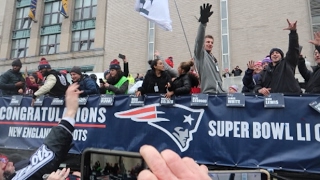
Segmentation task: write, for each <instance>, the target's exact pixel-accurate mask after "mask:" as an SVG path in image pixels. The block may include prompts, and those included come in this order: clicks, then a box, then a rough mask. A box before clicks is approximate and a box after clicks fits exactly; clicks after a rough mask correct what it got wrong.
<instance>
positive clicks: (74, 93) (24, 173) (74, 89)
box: [0, 83, 82, 180]
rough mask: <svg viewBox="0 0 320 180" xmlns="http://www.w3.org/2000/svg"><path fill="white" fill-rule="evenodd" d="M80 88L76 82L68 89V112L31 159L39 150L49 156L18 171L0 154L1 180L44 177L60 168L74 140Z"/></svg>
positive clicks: (23, 179) (33, 156)
mask: <svg viewBox="0 0 320 180" xmlns="http://www.w3.org/2000/svg"><path fill="white" fill-rule="evenodd" d="M78 88H79V85H78V84H77V83H75V84H72V85H70V86H69V88H68V89H67V91H66V93H65V95H66V98H65V102H66V112H65V114H64V116H63V118H62V119H61V120H60V121H59V123H58V125H57V126H54V127H53V128H52V129H51V131H50V133H49V134H48V136H47V137H46V138H45V140H44V142H43V144H42V145H41V146H40V147H39V149H38V150H37V151H36V152H35V153H34V154H33V155H32V156H31V157H30V161H31V160H32V159H33V158H36V157H38V151H40V152H44V151H45V153H46V155H47V156H46V157H44V158H43V159H41V160H40V161H39V162H38V163H37V166H35V165H34V164H33V163H29V164H28V165H27V166H26V167H24V168H22V169H20V170H18V171H15V167H14V165H13V163H12V162H10V160H9V159H8V158H4V157H3V155H2V156H0V167H1V168H0V169H1V171H0V180H26V179H42V177H43V175H44V174H50V173H51V172H53V171H56V170H57V169H58V167H59V165H60V163H62V162H63V161H64V160H65V157H66V155H67V154H68V151H69V149H70V147H71V143H72V140H73V137H72V136H73V131H74V125H75V119H74V118H75V115H76V113H77V110H78V106H79V103H78V99H79V94H81V93H82V92H81V91H79V89H78ZM64 178H65V177H64Z"/></svg>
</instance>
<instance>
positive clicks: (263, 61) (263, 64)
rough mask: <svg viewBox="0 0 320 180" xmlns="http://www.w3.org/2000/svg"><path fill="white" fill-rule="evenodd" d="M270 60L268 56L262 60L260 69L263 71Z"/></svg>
mask: <svg viewBox="0 0 320 180" xmlns="http://www.w3.org/2000/svg"><path fill="white" fill-rule="evenodd" d="M271 62H272V61H271V59H270V57H269V55H268V56H266V57H265V58H264V59H263V60H262V69H264V68H265V67H267V66H268V65H269V64H270V63H271Z"/></svg>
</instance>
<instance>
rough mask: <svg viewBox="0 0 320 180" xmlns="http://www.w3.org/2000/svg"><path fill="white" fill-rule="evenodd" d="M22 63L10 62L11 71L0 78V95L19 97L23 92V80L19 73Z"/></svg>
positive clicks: (17, 60) (17, 61)
mask: <svg viewBox="0 0 320 180" xmlns="http://www.w3.org/2000/svg"><path fill="white" fill-rule="evenodd" d="M21 67H22V63H21V61H20V59H15V60H14V61H13V62H12V69H10V70H8V71H7V72H5V73H4V74H2V75H1V76H0V89H1V90H2V95H19V94H23V92H24V89H25V88H24V85H25V79H24V78H23V76H22V74H21V73H20V69H21Z"/></svg>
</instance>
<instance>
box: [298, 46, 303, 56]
mask: <svg viewBox="0 0 320 180" xmlns="http://www.w3.org/2000/svg"><path fill="white" fill-rule="evenodd" d="M302 48H303V46H299V55H300V54H301V51H302Z"/></svg>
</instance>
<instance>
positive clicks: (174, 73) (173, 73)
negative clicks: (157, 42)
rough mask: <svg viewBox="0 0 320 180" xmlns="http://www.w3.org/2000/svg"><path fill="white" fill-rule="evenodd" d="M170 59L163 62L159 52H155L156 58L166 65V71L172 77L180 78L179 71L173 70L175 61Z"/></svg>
mask: <svg viewBox="0 0 320 180" xmlns="http://www.w3.org/2000/svg"><path fill="white" fill-rule="evenodd" d="M170 57H171V56H170ZM170 57H169V58H167V59H166V60H163V59H162V57H161V55H160V52H159V51H158V50H156V51H155V52H154V58H155V59H160V60H161V61H162V63H163V65H164V69H165V70H166V71H167V72H168V73H169V75H170V77H172V78H176V77H178V71H177V70H176V69H174V68H173V60H172V57H171V58H170Z"/></svg>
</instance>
